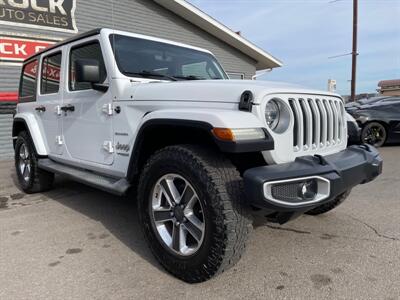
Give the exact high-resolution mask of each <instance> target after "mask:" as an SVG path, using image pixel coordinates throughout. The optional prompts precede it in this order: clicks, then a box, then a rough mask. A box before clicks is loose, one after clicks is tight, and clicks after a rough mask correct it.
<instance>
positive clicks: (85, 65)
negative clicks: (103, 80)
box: [74, 59, 100, 83]
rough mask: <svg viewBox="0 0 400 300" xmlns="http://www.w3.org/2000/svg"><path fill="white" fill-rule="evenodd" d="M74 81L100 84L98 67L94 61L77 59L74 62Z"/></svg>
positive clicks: (97, 63)
mask: <svg viewBox="0 0 400 300" xmlns="http://www.w3.org/2000/svg"><path fill="white" fill-rule="evenodd" d="M74 67H75V80H76V81H77V82H89V83H99V82H100V65H99V62H98V61H97V60H95V59H78V60H76V61H75V66H74Z"/></svg>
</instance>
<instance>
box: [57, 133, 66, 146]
mask: <svg viewBox="0 0 400 300" xmlns="http://www.w3.org/2000/svg"><path fill="white" fill-rule="evenodd" d="M63 143H64V142H63V138H62V136H61V135H57V136H56V144H57V145H59V146H61V145H62V144H63Z"/></svg>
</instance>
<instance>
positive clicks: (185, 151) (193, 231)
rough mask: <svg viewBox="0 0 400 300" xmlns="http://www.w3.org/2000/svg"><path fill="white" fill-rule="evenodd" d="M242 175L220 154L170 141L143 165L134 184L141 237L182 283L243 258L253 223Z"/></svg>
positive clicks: (220, 269) (204, 275) (227, 266)
mask: <svg viewBox="0 0 400 300" xmlns="http://www.w3.org/2000/svg"><path fill="white" fill-rule="evenodd" d="M242 193H243V189H242V178H241V177H240V175H239V173H238V171H237V170H236V169H235V167H234V166H233V165H232V164H231V163H230V161H229V160H227V159H226V158H225V157H224V156H222V155H220V154H219V153H217V152H214V151H211V150H209V149H206V148H203V147H197V146H190V145H184V146H171V147H167V148H164V149H162V150H160V151H158V152H157V153H156V154H154V155H153V156H152V157H151V158H150V160H149V161H148V163H147V164H146V166H145V168H144V170H143V173H142V176H141V179H140V182H139V189H138V200H139V201H138V205H139V216H140V220H141V224H142V226H143V230H144V235H145V238H146V240H147V242H148V244H149V247H150V249H151V250H152V252H153V254H154V255H155V257H156V258H157V260H158V261H159V262H160V264H161V265H162V266H163V267H164V268H165V269H166V270H167V271H169V272H170V273H172V274H173V275H175V276H176V277H178V278H180V279H182V280H184V281H186V282H191V283H194V282H202V281H205V280H207V279H209V278H211V277H212V276H214V275H216V274H218V273H221V272H223V271H224V270H226V269H228V268H229V267H230V266H232V265H233V264H234V263H235V262H236V261H237V260H239V258H240V257H241V255H242V253H243V251H244V248H245V242H246V240H247V236H248V234H249V231H250V230H251V222H250V218H249V215H248V211H247V208H246V206H245V205H244V204H243V203H242V202H241V201H242V199H243V197H242V196H243V195H242Z"/></svg>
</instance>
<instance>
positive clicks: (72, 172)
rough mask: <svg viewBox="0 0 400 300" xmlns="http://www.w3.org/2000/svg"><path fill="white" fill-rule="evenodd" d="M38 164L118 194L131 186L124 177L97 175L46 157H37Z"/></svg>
mask: <svg viewBox="0 0 400 300" xmlns="http://www.w3.org/2000/svg"><path fill="white" fill-rule="evenodd" d="M38 166H39V168H41V169H44V170H46V171H49V172H53V173H57V174H62V175H66V176H68V177H70V178H71V179H73V180H75V181H78V182H81V183H84V184H86V185H89V186H91V187H95V188H98V189H100V190H103V191H105V192H109V193H111V194H115V195H118V196H122V195H124V194H125V193H126V191H127V190H128V188H129V187H130V186H131V185H130V183H129V182H128V181H127V180H126V179H125V178H122V179H117V178H112V177H107V176H104V175H99V174H96V173H93V172H91V171H87V170H83V169H78V168H75V167H70V166H67V165H64V164H61V163H58V162H55V161H53V160H51V159H48V158H43V159H39V160H38Z"/></svg>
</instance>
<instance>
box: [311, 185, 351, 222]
mask: <svg viewBox="0 0 400 300" xmlns="http://www.w3.org/2000/svg"><path fill="white" fill-rule="evenodd" d="M350 192H351V190H348V191H346V192H344V193H343V194H341V195H339V196H337V197H336V198H335V200H333V201H331V202H328V203H325V204H322V205H320V206H317V207H316V208H314V209H312V210H309V211H308V212H306V215H312V216H317V215H321V214H324V213H327V212H329V211H331V210H333V209H334V208H336V207H338V206H339V205H340V204H342V203H343V202H344V200H346V199H347V197H348V196H349V195H350Z"/></svg>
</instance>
